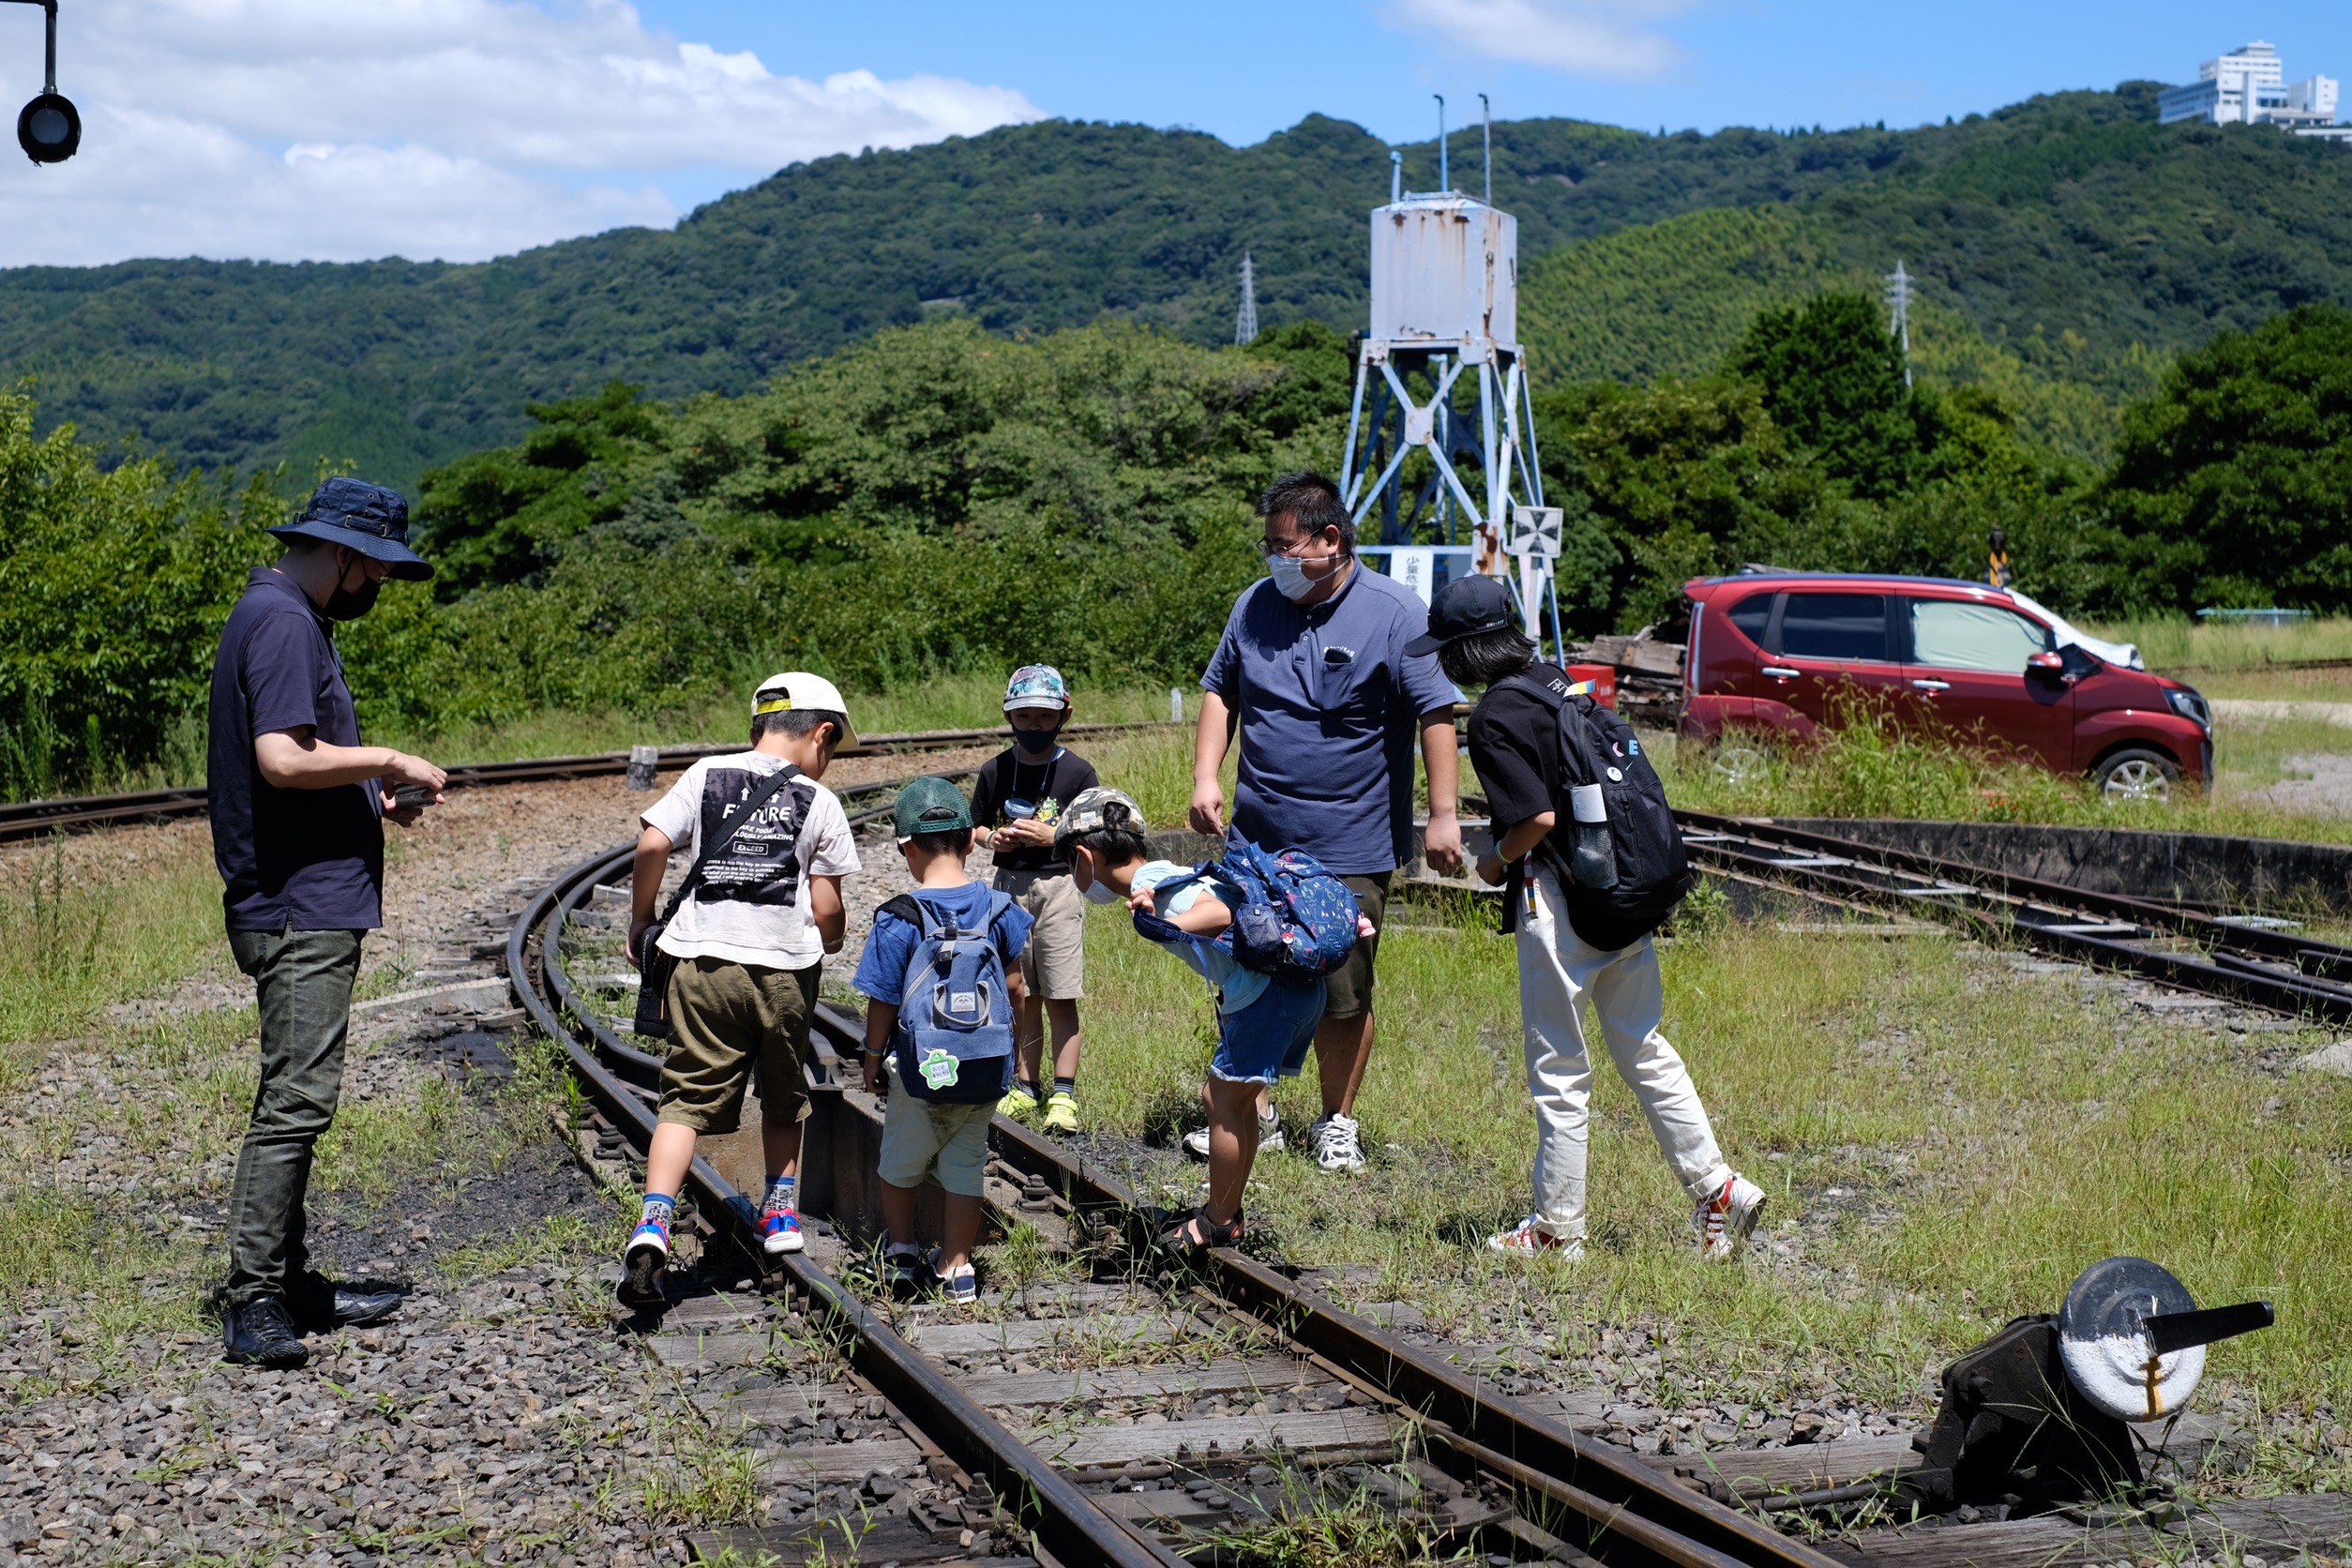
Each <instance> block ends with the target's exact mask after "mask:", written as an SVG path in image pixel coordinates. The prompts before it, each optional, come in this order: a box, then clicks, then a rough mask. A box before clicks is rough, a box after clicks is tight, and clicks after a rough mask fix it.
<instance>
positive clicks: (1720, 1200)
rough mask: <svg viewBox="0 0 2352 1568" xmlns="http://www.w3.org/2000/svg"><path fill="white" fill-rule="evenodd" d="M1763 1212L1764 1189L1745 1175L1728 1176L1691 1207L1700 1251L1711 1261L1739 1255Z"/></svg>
mask: <svg viewBox="0 0 2352 1568" xmlns="http://www.w3.org/2000/svg"><path fill="white" fill-rule="evenodd" d="M1763 1214H1764V1189H1763V1188H1762V1187H1759V1186H1757V1185H1756V1184H1755V1183H1754V1182H1751V1181H1749V1180H1748V1179H1747V1178H1746V1177H1744V1176H1741V1175H1737V1174H1735V1175H1732V1176H1729V1177H1726V1179H1725V1181H1724V1184H1723V1185H1722V1186H1720V1187H1717V1188H1716V1189H1715V1190H1714V1191H1713V1192H1711V1193H1709V1194H1708V1195H1707V1196H1706V1197H1705V1198H1702V1199H1699V1200H1698V1206H1697V1207H1696V1208H1695V1209H1693V1210H1692V1211H1691V1229H1694V1230H1696V1231H1697V1232H1698V1255H1699V1256H1700V1257H1701V1258H1704V1259H1709V1260H1710V1261H1711V1262H1727V1261H1728V1260H1730V1259H1732V1258H1735V1257H1737V1256H1738V1255H1739V1252H1740V1249H1741V1247H1742V1246H1744V1245H1746V1244H1747V1239H1748V1233H1749V1232H1750V1231H1752V1230H1754V1229H1756V1221H1757V1220H1758V1219H1760V1218H1762V1217H1763Z"/></svg>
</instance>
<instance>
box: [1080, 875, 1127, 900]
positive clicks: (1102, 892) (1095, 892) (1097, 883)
mask: <svg viewBox="0 0 2352 1568" xmlns="http://www.w3.org/2000/svg"><path fill="white" fill-rule="evenodd" d="M1086 901H1087V902H1088V903H1090V904H1115V903H1117V902H1119V890H1118V889H1117V888H1115V887H1113V886H1111V885H1110V883H1108V882H1105V881H1103V880H1102V878H1100V877H1096V878H1095V879H1094V880H1093V882H1088V883H1087V884H1086Z"/></svg>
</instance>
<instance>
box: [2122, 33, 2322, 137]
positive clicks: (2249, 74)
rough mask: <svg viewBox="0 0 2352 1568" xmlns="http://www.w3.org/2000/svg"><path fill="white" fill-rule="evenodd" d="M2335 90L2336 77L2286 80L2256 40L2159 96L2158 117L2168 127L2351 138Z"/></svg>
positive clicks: (2274, 56)
mask: <svg viewBox="0 0 2352 1568" xmlns="http://www.w3.org/2000/svg"><path fill="white" fill-rule="evenodd" d="M2336 88H2337V83H2336V79H2335V78H2334V77H2332V76H2307V77H2305V78H2304V79H2303V80H2302V81H2300V82H2293V83H2290V82H2288V81H2287V80H2286V67H2285V66H2284V63H2282V62H2281V61H2280V59H2279V52H2278V51H2277V50H2276V49H2275V48H2273V47H2272V46H2271V45H2269V44H2268V43H2266V42H2264V41H2263V40H2262V39H2260V38H2256V39H2255V40H2254V42H2252V43H2250V44H2247V45H2246V46H2245V47H2243V48H2241V49H2233V50H2231V51H2230V52H2229V53H2226V54H2224V55H2221V56H2219V57H2218V58H2215V59H2211V60H2208V61H2206V62H2205V64H2204V65H2202V66H2200V67H2198V68H2197V79H2196V80H2195V81H2194V82H2192V83H2188V84H2186V85H2185V86H2179V87H2167V88H2165V89H2164V91H2163V92H2162V93H2161V94H2159V95H2157V98H2156V118H2157V120H2158V121H2159V122H2161V123H2162V124H2164V125H2171V124H2173V123H2174V122H2176V121H2179V120H2202V121H2205V122H2207V123H2209V124H2211V125H2273V126H2278V127H2280V128H2284V129H2287V130H2291V131H2294V132H2295V133H2296V134H2297V135H2299V136H2323V137H2327V138H2328V139H2329V140H2331V141H2346V140H2352V126H2339V125H2337V124H2336Z"/></svg>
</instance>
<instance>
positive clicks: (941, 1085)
mask: <svg viewBox="0 0 2352 1568" xmlns="http://www.w3.org/2000/svg"><path fill="white" fill-rule="evenodd" d="M963 1066H964V1064H963V1063H961V1062H959V1061H957V1059H956V1058H955V1057H953V1056H951V1055H949V1054H948V1053H947V1052H945V1051H943V1050H942V1049H940V1048H938V1047H937V1046H933V1047H932V1048H930V1049H929V1050H928V1051H927V1052H925V1053H924V1057H923V1064H922V1070H923V1081H924V1082H926V1083H927V1084H929V1085H930V1086H931V1087H932V1088H934V1089H945V1088H946V1087H948V1086H949V1085H950V1084H952V1083H954V1082H955V1081H956V1077H957V1074H958V1073H960V1072H962V1071H963Z"/></svg>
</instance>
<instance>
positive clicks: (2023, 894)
mask: <svg viewBox="0 0 2352 1568" xmlns="http://www.w3.org/2000/svg"><path fill="white" fill-rule="evenodd" d="M1675 820H1676V822H1678V823H1679V824H1680V825H1681V827H1682V830H1683V836H1684V843H1685V844H1686V845H1687V846H1688V848H1689V850H1690V851H1691V852H1692V854H1693V856H1694V857H1695V858H1696V860H1697V862H1698V863H1699V864H1700V865H1701V866H1702V867H1719V868H1724V869H1736V870H1739V871H1741V872H1744V873H1746V874H1748V875H1751V876H1762V877H1765V878H1767V879H1768V880H1772V881H1776V882H1789V883H1793V884H1795V885H1797V886H1799V887H1803V888H1809V889H1814V890H1817V891H1822V892H1828V893H1832V894H1834V895H1835V896H1837V897H1843V898H1852V899H1860V900H1865V901H1868V902H1871V903H1874V904H1877V905H1880V906H1884V905H1886V904H1887V903H1889V902H1892V901H1896V900H1899V901H1900V902H1901V903H1902V904H1903V905H1904V906H1905V907H1907V909H1909V910H1910V911H1912V912H1915V913H1919V914H1934V915H1937V916H1938V917H1940V918H1942V919H1944V920H1945V921H1947V922H1948V923H1952V924H1957V925H1962V926H1967V927H1973V928H1975V929H1976V930H1977V931H1978V932H1979V934H1981V935H1984V936H1987V937H1992V938H1996V939H1998V938H1999V937H2001V936H2009V937H2013V938H2015V939H2018V940H2022V941H2024V942H2026V943H2027V944H2028V945H2029V946H2032V947H2036V948H2039V949H2041V950H2043V951H2045V952H2050V953H2055V954H2058V955H2060V956H2062V957H2069V958H2073V959H2077V960H2080V961H2084V962H2088V963H2091V964H2095V965H2098V966H2099V967H2101V968H2104V969H2114V970H2123V971H2127V972H2132V973H2135V974H2139V975H2142V976H2144V977H2146V978H2148V979H2150V980H2154V981H2157V982H2159V983H2160V984H2163V985H2166V986H2173V987H2177V988H2180V989H2183V990H2190V991H2196V992H2200V993H2202V994H2205V995H2209V996H2217V997H2223V998H2226V999H2229V1000H2232V1001H2238V1002H2245V1003H2252V1004H2254V1005H2256V1006H2260V1007H2265V1008H2269V1009H2271V1010H2274V1011H2277V1012H2283V1013H2289V1014H2295V1015H2298V1016H2314V1017H2318V1018H2326V1019H2329V1020H2330V1021H2334V1022H2344V1021H2347V1020H2352V984H2343V983H2339V982H2338V981H2337V980H2336V979H2335V978H2332V977H2333V976H2343V977H2344V978H2345V979H2347V980H2352V947H2344V946H2341V945H2338V944H2336V943H2334V942H2320V941H2316V940H2314V939H2313V938H2310V937H2304V936H2299V935H2296V934H2294V933H2292V932H2289V931H2282V930H2273V929H2268V928H2265V927H2258V926H2246V925H2242V924H2239V923H2238V922H2235V921H2232V920H2230V919H2228V918H2226V917H2222V916H2216V915H2211V914H2206V913H2203V912H2199V911H2196V910H2191V909H2185V908H2181V907H2179V906H2177V905H2172V904H2162V903H2157V902H2154V901H2153V900H2150V899H2146V898H2133V897H2125V896H2122V895H2119V894H2113V893H2094V892H2088V891H2086V890H2084V889H2081V888H2076V887H2070V886H2067V885H2066V884H2064V883H2062V882H2043V881H2041V880H2039V879H2037V878H2033V877H2025V876H2017V875H2013V874H2012V873H2009V872H2005V871H1998V870H1993V869H1990V868H1987V867H1981V866H1974V865H1970V864H1968V863H1967V862H1965V861H1956V860H1948V859H1945V858H1943V857H1942V856H1939V855H1931V854H1924V853H1921V852H1917V851H1909V850H1892V849H1881V848H1879V847H1877V846H1876V845H1872V844H1863V843H1860V842H1857V841H1856V840H1853V839H1849V838H1840V837H1835V836H1834V835H1831V834H1826V833H1817V832H1813V831H1811V830H1809V829H1803V828H1791V827H1784V826H1782V825H1780V824H1778V823H1775V822H1758V821H1752V820H1749V819H1745V818H1738V817H1718V816H1713V815H1711V814H1709V813H1706V812H1698V811H1677V812H1676V813H1675ZM1903 879H1909V880H1910V882H1913V883H1915V884H1917V885H1911V886H1905V885H1902V881H1903ZM1959 895H1965V896H1967V897H1969V898H1971V899H1975V900H1981V902H1980V903H1979V904H1976V905H1967V904H1956V903H1954V902H1952V897H1954V896H1959ZM2083 915H2090V916H2092V917H2093V918H2092V919H2090V920H2084V919H2082V918H2080V917H2081V916H2083ZM2082 927H2094V928H2088V929H2087V928H2082ZM2096 927H2107V928H2104V929H2100V928H2096ZM2160 941H2179V942H2188V943H2190V944H2192V950H2191V951H2188V952H2179V951H2166V950H2161V949H2157V950H2151V949H2150V948H2148V947H2143V946H2138V945H2134V943H2136V942H2160ZM2274 966H2284V968H2280V967H2274Z"/></svg>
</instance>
